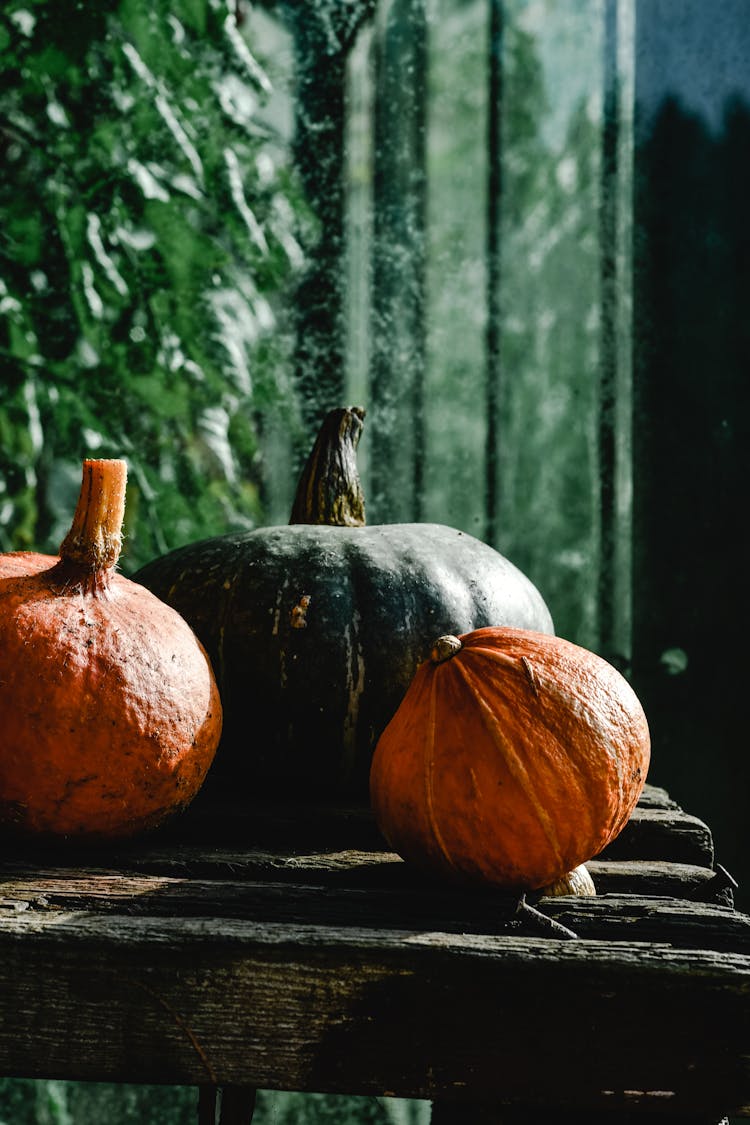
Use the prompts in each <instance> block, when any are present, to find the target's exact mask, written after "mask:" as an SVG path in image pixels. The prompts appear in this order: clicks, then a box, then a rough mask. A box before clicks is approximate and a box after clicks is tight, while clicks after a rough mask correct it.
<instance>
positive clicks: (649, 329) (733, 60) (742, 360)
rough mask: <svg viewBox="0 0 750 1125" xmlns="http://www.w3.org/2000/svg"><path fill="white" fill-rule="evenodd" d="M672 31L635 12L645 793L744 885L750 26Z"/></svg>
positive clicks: (704, 21)
mask: <svg viewBox="0 0 750 1125" xmlns="http://www.w3.org/2000/svg"><path fill="white" fill-rule="evenodd" d="M679 17H680V18H679V19H676V18H675V5H674V3H672V2H670V0H647V2H646V0H640V2H639V3H638V6H637V17H636V27H637V72H636V73H637V88H636V105H637V132H636V141H637V147H636V154H635V159H636V182H637V194H636V200H635V220H636V235H637V237H636V243H635V245H636V270H635V295H634V300H635V320H634V332H633V340H634V347H635V357H634V377H635V388H634V391H635V419H634V482H633V487H634V496H633V514H634V529H635V535H634V550H635V558H634V567H635V574H634V601H633V613H634V629H633V632H634V654H633V655H634V684H635V686H636V688H637V690H638V692H639V694H640V695H641V697H642V699H643V701H644V704H645V706H646V709H647V713H648V715H649V720H650V723H651V727H652V733H653V741H654V758H653V779H654V780H655V781H657V782H661V783H662V784H665V785H668V786H669V788H670V791H672V792H673V793H674V795H675V796H676V797H677V798H678V799H679V800H682V801H683V802H685V804H686V805H687V806H688V807H689V808H690V809H691V810H693V811H695V812H697V813H698V814H700V815H703V816H704V817H705V818H706V819H707V820H708V821H709V823H710V824H711V826H712V828H713V830H714V835H715V838H716V841H717V848H718V858H719V860H720V862H722V863H724V864H725V865H726V866H727V867H729V869H730V870H732V867H733V866H734V865H737V868H738V870H737V874H738V875H741V873H742V872H743V871H744V874H745V877H746V878H747V876H748V875H749V874H750V868H749V867H748V862H747V813H746V809H745V807H744V801H743V795H744V794H745V793H746V792H747V790H748V784H750V766H749V765H748V756H747V752H746V746H747V730H746V720H745V703H744V700H745V696H746V694H747V686H746V679H747V677H746V669H747V659H746V657H745V656H744V655H742V653H743V644H744V637H745V635H746V633H747V626H748V617H749V614H748V598H747V592H746V588H747V573H748V568H749V564H750V558H749V555H750V551H749V550H748V545H747V544H748V538H747V534H746V530H745V527H744V524H745V514H746V512H747V497H746V488H747V481H748V477H749V476H750V472H749V469H750V465H749V461H750V454H749V451H750V434H749V433H748V430H749V428H750V427H749V425H748V419H749V418H750V402H749V401H748V398H749V392H748V371H750V328H749V323H750V322H749V320H748V315H747V309H748V307H749V306H750V229H749V228H748V220H747V201H748V199H749V198H750V71H749V70H748V65H747V60H748V58H750V20H748V7H747V4H746V3H745V2H743V0H717V2H716V3H714V4H710V5H707V4H705V3H703V2H702V0H680V4H679ZM745 894H747V892H745Z"/></svg>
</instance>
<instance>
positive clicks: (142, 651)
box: [0, 460, 222, 839]
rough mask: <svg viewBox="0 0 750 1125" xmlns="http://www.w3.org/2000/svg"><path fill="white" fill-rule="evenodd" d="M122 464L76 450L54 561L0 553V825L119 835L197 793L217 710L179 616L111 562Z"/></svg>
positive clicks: (157, 819)
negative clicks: (68, 514) (78, 478)
mask: <svg viewBox="0 0 750 1125" xmlns="http://www.w3.org/2000/svg"><path fill="white" fill-rule="evenodd" d="M126 478H127V467H126V465H125V462H124V461H118V460H88V461H85V462H84V464H83V480H82V487H81V494H80V497H79V501H78V506H77V508H76V512H75V516H74V518H73V523H72V526H71V529H70V531H69V532H68V534H67V536H66V537H65V539H64V541H63V543H62V545H61V547H60V554H59V558H57V557H54V556H46V555H40V554H35V553H32V552H11V553H8V554H4V555H0V732H1V737H0V826H2V827H3V828H5V829H10V830H12V831H15V832H19V833H22V834H24V835H43V836H52V837H75V838H98V839H108V838H119V837H125V836H132V835H134V834H135V833H137V832H140V831H143V830H145V829H149V828H153V827H155V826H156V825H158V824H161V823H162V822H163V821H164V820H165V819H166V818H167V817H169V816H170V815H172V814H173V813H175V812H176V811H178V810H179V809H181V808H184V807H185V806H186V805H187V804H188V803H189V802H190V801H191V800H192V798H193V797H194V796H195V794H196V793H197V792H198V789H199V788H200V786H201V785H202V783H203V780H204V778H205V776H206V773H207V771H208V769H209V766H210V765H211V761H212V759H213V757H214V753H215V750H216V747H217V744H218V741H219V736H220V733H221V723H222V710H221V703H220V700H219V693H218V689H217V686H216V682H215V680H214V676H213V672H212V669H211V666H210V664H209V661H208V658H207V656H206V654H205V652H204V650H203V648H202V647H201V645H200V644H199V642H198V640H197V639H196V637H195V635H194V634H193V632H192V631H191V629H190V628H189V627H188V625H187V624H186V623H185V622H184V620H183V619H182V618H181V617H180V616H179V615H178V614H177V613H176V612H175V611H174V610H173V609H171V608H170V607H168V606H167V605H165V604H164V603H163V602H161V601H159V599H158V598H156V597H155V596H154V595H153V594H151V593H149V591H148V590H146V589H145V588H144V587H143V586H140V585H138V584H137V583H135V582H131V581H129V580H128V579H127V578H124V577H123V576H122V575H120V574H118V573H117V572H116V565H117V561H118V558H119V555H120V548H121V531H122V521H123V514H124V507H125V488H126Z"/></svg>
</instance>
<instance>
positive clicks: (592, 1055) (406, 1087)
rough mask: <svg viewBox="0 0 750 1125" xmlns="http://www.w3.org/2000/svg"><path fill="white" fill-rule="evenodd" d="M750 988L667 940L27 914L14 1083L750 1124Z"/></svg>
mask: <svg viewBox="0 0 750 1125" xmlns="http://www.w3.org/2000/svg"><path fill="white" fill-rule="evenodd" d="M749 991H750V959H748V958H747V957H745V956H742V955H738V954H730V953H718V952H714V951H710V950H700V951H698V950H688V951H681V950H677V949H674V948H672V947H671V946H670V945H668V944H661V943H660V944H633V945H631V944H628V943H625V942H597V941H588V940H581V941H565V942H562V941H561V942H556V941H550V940H544V939H531V938H516V937H509V936H508V937H487V936H472V935H457V934H455V935H450V934H445V933H437V934H436V933H430V932H419V933H407V934H404V933H399V932H397V931H382V930H377V931H373V930H368V929H351V930H346V931H344V932H342V931H340V930H338V929H335V928H331V927H324V926H294V925H279V924H273V923H268V924H261V923H253V922H247V921H240V920H236V919H208V918H194V919H182V920H174V919H169V918H156V919H155V918H148V917H147V918H142V917H138V918H129V917H125V916H123V915H119V914H116V915H108V916H105V915H97V914H87V913H79V912H75V911H71V912H54V913H50V914H42V913H38V912H36V911H25V912H21V913H19V914H18V915H17V916H13V917H11V918H7V919H5V918H4V919H0V1017H1V1018H0V1073H3V1074H14V1075H18V1076H42V1075H44V1076H47V1077H55V1076H60V1077H63V1076H64V1077H67V1078H84V1079H85V1078H91V1079H104V1080H110V1079H113V1080H126V1081H138V1082H149V1081H158V1082H175V1083H188V1084H192V1083H202V1082H206V1081H209V1082H212V1083H214V1084H238V1085H252V1086H259V1087H263V1088H274V1089H296V1090H302V1091H303V1090H329V1091H341V1092H356V1093H359V1094H363V1093H364V1094H367V1093H372V1094H389V1093H393V1094H396V1095H399V1096H409V1097H426V1098H433V1097H442V1096H446V1095H447V1096H450V1097H458V1098H461V1097H466V1098H471V1099H477V1100H487V1099H490V1098H497V1097H500V1098H502V1099H503V1100H505V1101H510V1102H530V1103H531V1104H534V1103H541V1104H544V1103H547V1104H550V1105H552V1104H554V1105H560V1106H562V1107H565V1106H566V1105H568V1106H575V1105H583V1104H586V1105H589V1106H591V1107H592V1108H593V1107H596V1106H602V1105H605V1104H606V1105H609V1106H612V1105H613V1100H614V1103H615V1106H616V1103H617V1102H618V1099H619V1101H620V1102H621V1101H622V1098H623V1097H624V1092H625V1091H627V1090H631V1091H632V1090H640V1091H643V1107H644V1108H649V1107H651V1108H653V1107H655V1106H658V1107H660V1108H663V1106H664V1099H665V1098H666V1099H667V1101H668V1104H669V1108H670V1110H671V1111H675V1112H676V1111H683V1110H685V1109H690V1110H691V1112H696V1113H697V1112H700V1111H702V1110H704V1109H707V1110H711V1111H713V1110H714V1109H715V1108H716V1097H717V1091H720V1092H721V1097H722V1098H723V1099H724V1106H723V1109H724V1110H726V1111H728V1112H734V1113H738V1112H743V1113H750V1104H749V1103H750V1097H749V1096H748V1092H749V1091H750V1005H748V1002H747V1001H748V992H749ZM664 1028H669V1029H670V1034H669V1035H664ZM563 1032H564V1042H565V1050H561V1049H560V1046H561V1042H562V1040H561V1034H562V1033H563ZM155 1044H158V1050H155ZM582 1057H585V1058H586V1066H584V1067H581V1068H580V1072H578V1071H577V1073H576V1081H575V1083H571V1082H570V1060H571V1058H582ZM540 1058H543V1059H544V1060H545V1062H544V1066H543V1067H540V1066H539V1062H538V1060H539V1059H540ZM608 1091H609V1093H608ZM657 1092H658V1097H657Z"/></svg>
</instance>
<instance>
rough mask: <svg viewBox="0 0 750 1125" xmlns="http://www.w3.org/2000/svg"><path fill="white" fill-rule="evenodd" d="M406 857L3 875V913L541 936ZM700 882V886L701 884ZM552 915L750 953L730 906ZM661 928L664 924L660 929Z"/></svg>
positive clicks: (555, 903)
mask: <svg viewBox="0 0 750 1125" xmlns="http://www.w3.org/2000/svg"><path fill="white" fill-rule="evenodd" d="M404 871H405V872H406V874H409V873H408V871H407V870H406V868H405V865H402V864H400V863H399V861H396V863H395V864H394V865H392V873H393V874H394V875H395V876H396V877H395V879H394V880H393V881H391V882H388V881H381V882H380V883H375V884H369V885H368V884H366V885H364V886H356V885H353V883H352V881H351V880H350V881H349V882H348V883H347V884H346V885H344V886H341V885H338V884H336V883H328V884H327V885H326V884H325V883H319V882H317V881H316V880H315V872H314V871H310V870H308V872H307V874H306V877H305V874H304V873H301V879H302V881H301V882H296V883H291V882H289V881H285V882H284V881H281V882H276V881H263V882H257V881H253V880H252V879H249V878H247V877H246V878H243V879H236V880H229V879H221V880H217V879H214V880H202V879H196V878H190V879H187V878H184V877H182V878H181V877H175V876H162V875H144V874H138V873H120V872H106V871H91V870H89V871H77V870H70V869H62V870H57V871H28V872H23V871H21V872H19V873H17V874H15V875H11V876H9V877H7V878H6V879H5V880H3V881H2V882H0V916H2V915H6V916H8V915H13V914H19V913H21V912H23V911H26V910H29V911H40V912H46V913H51V912H55V911H57V912H65V911H71V910H76V911H87V912H98V913H104V914H108V913H121V914H122V913H125V914H128V915H130V916H145V917H172V918H193V917H208V918H235V919H247V920H251V921H264V922H278V923H290V924H296V925H303V924H306V925H327V926H338V927H340V928H341V929H347V928H355V929H358V928H361V927H363V926H369V927H371V928H373V929H376V928H379V927H380V928H383V929H385V930H388V929H399V930H404V931H405V930H411V931H420V930H425V929H428V930H434V931H436V932H437V931H439V932H444V933H464V934H467V933H473V934H491V935H497V934H502V933H508V934H515V935H521V934H524V933H527V934H530V935H532V936H533V935H534V934H535V933H537V934H538V933H539V929H538V924H535V920H534V916H533V915H529V914H528V913H525V914H521V913H519V911H518V896H517V895H513V894H510V895H509V894H502V893H493V892H477V891H466V890H462V889H457V888H446V887H445V886H444V885H442V884H435V883H429V882H428V883H425V882H424V881H423V882H422V883H421V884H420V883H419V882H418V881H417V880H415V879H414V878H413V877H411V878H409V879H407V880H406V881H405V882H404V881H402V880H400V879H399V878H398V875H399V874H400V873H402V872H404ZM699 885H700V883H699ZM540 908H541V909H542V910H543V911H544V913H545V914H546V915H547V916H549V917H552V918H554V919H555V920H557V921H558V922H561V923H562V924H564V925H566V926H568V927H569V928H570V929H571V930H573V931H574V932H575V933H576V934H579V935H580V936H583V937H595V938H597V939H601V940H616V941H622V940H624V941H670V942H672V943H673V944H674V945H682V946H694V947H697V948H704V949H726V950H735V951H736V952H742V953H748V954H750V936H749V935H750V919H748V918H746V917H745V916H744V915H741V914H737V913H736V912H734V911H732V910H731V909H730V908H729V907H722V906H716V905H715V904H707V903H702V902H700V901H691V900H689V899H684V898H683V899H668V898H655V897H645V896H644V894H643V893H641V894H632V893H631V894H627V895H622V894H620V895H616V894H612V893H608V894H604V895H601V896H600V897H598V898H595V899H590V898H578V897H570V898H567V899H549V898H543V899H542V900H541V906H540ZM660 927H661V929H660Z"/></svg>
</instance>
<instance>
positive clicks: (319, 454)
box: [289, 406, 365, 527]
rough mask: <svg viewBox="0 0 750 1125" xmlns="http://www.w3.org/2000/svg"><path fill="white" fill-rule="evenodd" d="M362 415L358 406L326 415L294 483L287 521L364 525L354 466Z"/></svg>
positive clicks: (349, 525) (355, 465)
mask: <svg viewBox="0 0 750 1125" xmlns="http://www.w3.org/2000/svg"><path fill="white" fill-rule="evenodd" d="M364 416H365V412H364V410H363V409H362V408H361V407H359V406H350V407H344V408H340V409H338V410H331V411H330V412H329V413H328V414H327V415H326V416H325V418H324V419H323V425H322V426H321V427H320V432H319V433H318V437H317V440H316V442H315V445H314V446H313V449H312V452H311V453H310V456H309V457H308V459H307V464H306V465H305V467H304V469H303V470H302V475H301V477H300V479H299V484H298V485H297V494H296V496H295V498H294V504H293V505H292V514H291V517H290V520H289V522H290V523H316V524H330V525H331V526H332V527H364V524H365V498H364V494H363V492H362V484H361V482H360V479H359V471H358V469H357V445H358V444H359V438H360V434H361V433H362V423H363V420H364Z"/></svg>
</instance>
